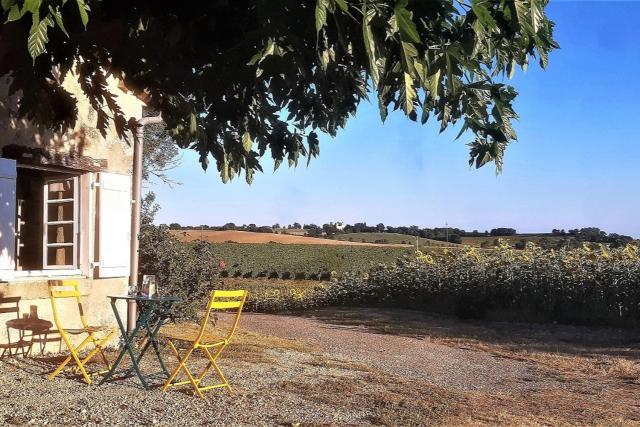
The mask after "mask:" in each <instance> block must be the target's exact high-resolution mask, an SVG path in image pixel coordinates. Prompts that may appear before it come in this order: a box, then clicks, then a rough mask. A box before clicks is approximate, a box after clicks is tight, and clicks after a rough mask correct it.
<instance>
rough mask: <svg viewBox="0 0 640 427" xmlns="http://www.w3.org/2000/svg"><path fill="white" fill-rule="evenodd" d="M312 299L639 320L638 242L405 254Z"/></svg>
mask: <svg viewBox="0 0 640 427" xmlns="http://www.w3.org/2000/svg"><path fill="white" fill-rule="evenodd" d="M316 296H317V297H318V298H319V301H318V303H319V305H365V306H393V307H402V308H411V309H419V310H427V311H434V312H441V313H446V314H455V315H458V316H460V317H465V318H496V319H501V320H522V321H558V322H562V323H577V324H590V325H610V326H639V325H640V251H639V250H638V247H637V246H634V245H628V246H626V247H624V248H617V249H609V248H607V247H605V246H598V247H595V248H594V247H590V246H588V245H585V246H583V247H582V248H579V249H566V250H559V251H556V250H545V249H541V248H540V247H538V246H536V245H534V244H531V243H530V244H528V245H527V246H526V248H525V249H524V250H514V249H513V248H511V247H510V246H509V245H508V244H506V243H503V244H501V245H500V246H499V247H498V248H497V249H496V250H494V251H478V250H477V249H475V248H471V247H467V248H465V249H464V250H460V251H444V252H440V253H432V254H428V255H425V254H421V253H419V254H418V256H417V257H405V258H404V259H402V260H399V261H398V262H397V263H396V264H393V265H380V266H378V267H376V268H374V269H373V270H371V271H370V272H369V273H368V274H365V275H354V274H350V273H346V274H343V275H342V276H340V277H339V278H336V279H335V280H334V281H333V282H332V283H331V285H330V286H328V287H326V288H323V290H322V295H320V294H318V295H316Z"/></svg>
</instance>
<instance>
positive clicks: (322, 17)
mask: <svg viewBox="0 0 640 427" xmlns="http://www.w3.org/2000/svg"><path fill="white" fill-rule="evenodd" d="M328 7H329V0H317V1H316V32H320V30H321V29H322V27H324V26H325V25H326V24H327V8H328Z"/></svg>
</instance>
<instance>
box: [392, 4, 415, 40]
mask: <svg viewBox="0 0 640 427" xmlns="http://www.w3.org/2000/svg"><path fill="white" fill-rule="evenodd" d="M407 4H408V0H400V1H398V3H396V7H395V8H394V9H393V13H394V16H395V18H396V22H397V24H398V28H399V30H400V35H401V37H402V38H403V39H404V40H411V41H412V42H414V43H418V44H420V43H422V41H421V40H420V35H419V34H418V30H417V29H416V24H415V23H414V22H413V19H412V17H411V12H409V11H408V10H407V8H406V7H407Z"/></svg>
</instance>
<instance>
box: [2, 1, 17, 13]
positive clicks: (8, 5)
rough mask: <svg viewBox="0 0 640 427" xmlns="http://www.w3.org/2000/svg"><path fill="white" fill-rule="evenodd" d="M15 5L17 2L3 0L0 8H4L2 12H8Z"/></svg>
mask: <svg viewBox="0 0 640 427" xmlns="http://www.w3.org/2000/svg"><path fill="white" fill-rule="evenodd" d="M14 4H16V0H1V1H0V6H2V10H4V11H7V10H9V9H11V8H12V7H13V5H14Z"/></svg>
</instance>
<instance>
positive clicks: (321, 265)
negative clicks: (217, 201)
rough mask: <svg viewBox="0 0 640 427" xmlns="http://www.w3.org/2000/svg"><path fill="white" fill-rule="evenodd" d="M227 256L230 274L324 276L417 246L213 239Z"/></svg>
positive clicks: (356, 268)
mask: <svg viewBox="0 0 640 427" xmlns="http://www.w3.org/2000/svg"><path fill="white" fill-rule="evenodd" d="M209 244H210V245H211V246H212V250H213V252H214V253H215V256H216V258H217V259H218V260H224V262H225V264H226V268H225V271H226V273H225V274H227V275H229V276H230V277H240V276H246V277H274V278H276V277H279V278H294V277H295V278H299V279H303V278H306V279H320V278H321V277H320V276H321V275H322V276H323V278H326V275H327V274H328V273H330V272H332V271H335V272H337V273H343V272H366V271H368V270H369V269H370V268H371V267H372V266H375V265H377V264H380V263H386V264H390V263H394V262H395V261H396V260H397V259H398V258H401V257H403V256H405V255H409V254H411V253H412V251H413V248H410V247H407V248H402V247H389V248H385V247H378V246H347V245H344V246H342V245H341V246H337V245H336V246H334V245H295V244H293V245H283V244H278V243H257V244H252V243H209Z"/></svg>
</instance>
